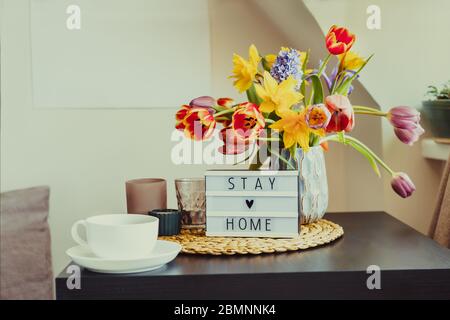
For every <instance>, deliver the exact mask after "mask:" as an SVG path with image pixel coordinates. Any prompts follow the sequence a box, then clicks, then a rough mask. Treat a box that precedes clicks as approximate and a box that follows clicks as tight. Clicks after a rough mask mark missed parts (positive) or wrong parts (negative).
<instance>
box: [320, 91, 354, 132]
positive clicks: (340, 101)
mask: <svg viewBox="0 0 450 320" xmlns="http://www.w3.org/2000/svg"><path fill="white" fill-rule="evenodd" d="M325 104H326V106H327V108H328V110H329V111H330V113H331V119H330V122H329V123H328V125H327V128H326V131H327V132H340V131H345V132H349V131H352V130H353V127H354V126H355V116H354V112H353V106H352V104H351V103H350V100H349V99H348V98H347V97H346V96H343V95H339V94H334V95H332V96H328V97H326V98H325Z"/></svg>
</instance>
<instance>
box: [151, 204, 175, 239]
mask: <svg viewBox="0 0 450 320" xmlns="http://www.w3.org/2000/svg"><path fill="white" fill-rule="evenodd" d="M148 215H150V216H153V217H156V218H158V219H159V229H158V235H160V236H173V235H177V234H179V233H180V230H181V212H180V211H178V210H176V209H154V210H152V211H150V212H149V213H148Z"/></svg>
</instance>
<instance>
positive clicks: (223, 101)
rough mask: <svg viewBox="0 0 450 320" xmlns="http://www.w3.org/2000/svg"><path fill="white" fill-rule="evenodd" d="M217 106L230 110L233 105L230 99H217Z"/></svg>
mask: <svg viewBox="0 0 450 320" xmlns="http://www.w3.org/2000/svg"><path fill="white" fill-rule="evenodd" d="M217 104H218V105H219V106H221V107H224V108H227V109H229V108H231V107H232V106H233V104H234V100H233V99H231V98H219V99H217Z"/></svg>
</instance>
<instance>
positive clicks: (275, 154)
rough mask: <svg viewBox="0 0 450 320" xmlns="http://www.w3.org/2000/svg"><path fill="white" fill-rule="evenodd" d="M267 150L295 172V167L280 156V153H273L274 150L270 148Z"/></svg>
mask: <svg viewBox="0 0 450 320" xmlns="http://www.w3.org/2000/svg"><path fill="white" fill-rule="evenodd" d="M267 149H268V150H269V152H270V153H271V154H273V155H274V156H275V157H277V158H278V159H280V160H281V161H283V162H284V163H286V164H287V165H288V167H289V168H290V169H292V170H295V168H294V166H293V165H292V164H291V163H290V162H289V160H287V159H286V158H285V157H283V156H282V155H280V154H279V153H278V152H275V151H272V149H271V148H270V147H269V146H268V147H267Z"/></svg>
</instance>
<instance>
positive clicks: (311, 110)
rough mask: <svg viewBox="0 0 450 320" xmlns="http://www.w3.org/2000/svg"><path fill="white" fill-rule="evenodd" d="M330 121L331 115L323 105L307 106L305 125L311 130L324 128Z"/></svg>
mask: <svg viewBox="0 0 450 320" xmlns="http://www.w3.org/2000/svg"><path fill="white" fill-rule="evenodd" d="M330 119H331V113H330V111H329V110H328V108H327V107H326V106H325V105H324V104H323V103H320V104H315V105H312V106H309V107H308V110H307V111H306V123H307V124H308V126H309V127H310V128H312V129H322V128H326V127H327V126H328V123H329V122H330Z"/></svg>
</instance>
